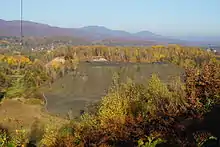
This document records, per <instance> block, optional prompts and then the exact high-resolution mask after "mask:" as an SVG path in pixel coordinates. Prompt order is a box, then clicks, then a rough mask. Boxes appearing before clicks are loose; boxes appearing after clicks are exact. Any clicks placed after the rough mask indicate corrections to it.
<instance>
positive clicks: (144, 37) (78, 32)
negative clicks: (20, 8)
mask: <svg viewBox="0 0 220 147" xmlns="http://www.w3.org/2000/svg"><path fill="white" fill-rule="evenodd" d="M20 29H21V25H20V21H19V20H13V21H5V20H2V19H0V36H20ZM23 35H24V36H25V37H30V36H32V37H54V36H65V37H67V36H68V37H74V38H78V39H81V41H86V42H88V41H90V42H92V43H98V44H106V43H107V44H109V45H115V44H116V45H153V44H159V43H160V44H182V45H192V44H193V45H194V44H195V45H199V44H201V42H199V41H197V42H196V43H195V42H194V41H191V40H190V39H188V40H187V39H185V38H183V39H178V38H171V37H166V36H161V35H158V34H154V33H152V32H150V31H141V32H137V33H129V32H126V31H122V30H111V29H108V28H106V27H103V26H86V27H82V28H60V27H56V26H50V25H47V24H41V23H36V22H31V21H23ZM203 42H204V41H203ZM205 43H207V42H205ZM205 43H204V44H205Z"/></svg>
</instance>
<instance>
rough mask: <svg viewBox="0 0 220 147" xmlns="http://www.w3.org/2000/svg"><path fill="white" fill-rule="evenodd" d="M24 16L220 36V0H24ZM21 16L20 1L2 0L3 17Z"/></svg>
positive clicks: (79, 24)
mask: <svg viewBox="0 0 220 147" xmlns="http://www.w3.org/2000/svg"><path fill="white" fill-rule="evenodd" d="M23 4H24V6H23V7H24V12H23V13H24V19H25V20H32V21H36V22H42V23H47V24H50V25H54V26H60V27H82V26H88V25H101V26H105V27H108V28H110V29H121V30H126V31H130V32H137V31H141V30H148V31H152V32H154V33H158V34H161V35H170V36H178V35H181V36H182V35H184V36H185V35H206V36H207V35H208V36H212V35H220V0H23ZM19 18H20V0H1V6H0V19H6V20H14V19H19Z"/></svg>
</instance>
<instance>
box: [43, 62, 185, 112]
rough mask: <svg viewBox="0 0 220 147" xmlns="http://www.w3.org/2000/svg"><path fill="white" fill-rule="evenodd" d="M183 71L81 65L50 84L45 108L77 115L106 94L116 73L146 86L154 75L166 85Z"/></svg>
mask: <svg viewBox="0 0 220 147" xmlns="http://www.w3.org/2000/svg"><path fill="white" fill-rule="evenodd" d="M183 71H184V70H183V69H181V68H180V67H178V66H176V65H172V64H167V63H155V64H147V63H111V62H110V63H103V62H100V63H95V62H94V63H86V62H85V63H80V64H79V66H78V69H77V71H76V73H75V74H72V75H71V74H69V75H66V76H64V77H62V78H61V79H59V80H57V81H56V82H55V83H53V84H52V87H51V89H50V90H49V92H45V96H46V97H47V101H48V103H47V108H48V111H49V112H51V113H54V114H60V115H62V116H66V114H67V113H68V112H69V111H70V110H71V111H72V115H74V116H78V115H79V114H80V110H83V109H85V107H86V105H88V104H90V103H92V102H96V101H99V100H100V99H101V97H103V96H105V95H106V94H107V90H108V88H109V87H110V86H111V83H112V80H113V79H112V78H113V75H114V74H115V73H118V72H119V73H120V78H121V80H122V82H126V78H127V77H130V78H132V79H134V81H135V82H137V83H142V84H145V85H146V84H147V82H148V80H149V78H150V76H151V75H152V74H153V73H157V74H158V76H159V77H160V79H161V80H163V81H164V82H168V81H169V80H171V79H172V77H176V76H181V75H182V74H183Z"/></svg>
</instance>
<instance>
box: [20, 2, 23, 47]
mask: <svg viewBox="0 0 220 147" xmlns="http://www.w3.org/2000/svg"><path fill="white" fill-rule="evenodd" d="M20 27H21V28H20V33H21V34H20V35H21V36H20V37H21V38H20V39H21V40H20V45H21V48H23V0H20Z"/></svg>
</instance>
